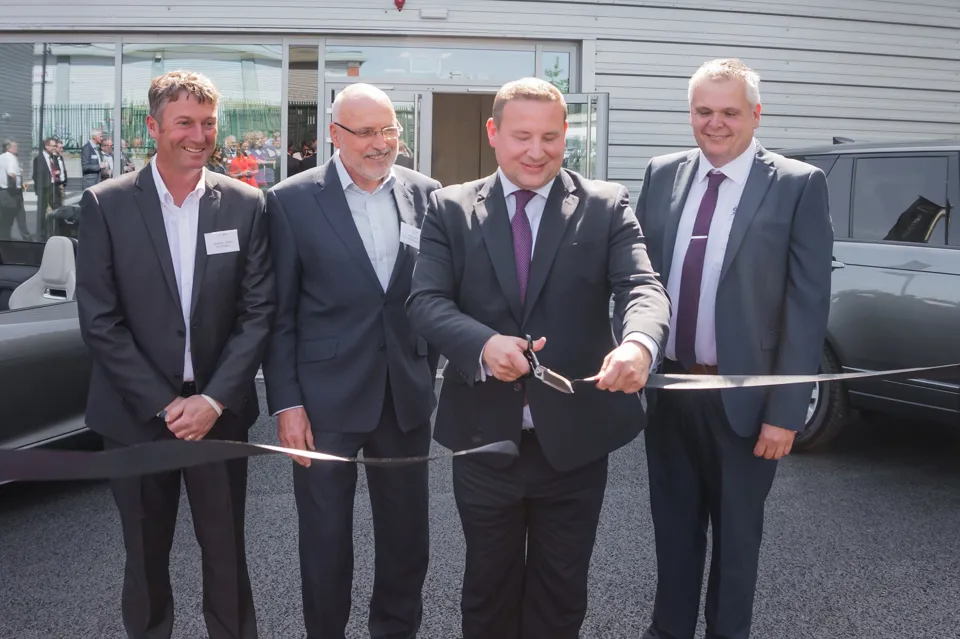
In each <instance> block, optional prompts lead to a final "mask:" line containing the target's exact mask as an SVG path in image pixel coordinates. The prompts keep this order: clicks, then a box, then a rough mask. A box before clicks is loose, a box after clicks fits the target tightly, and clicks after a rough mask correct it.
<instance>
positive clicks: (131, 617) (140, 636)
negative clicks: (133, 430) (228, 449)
mask: <svg viewBox="0 0 960 639" xmlns="http://www.w3.org/2000/svg"><path fill="white" fill-rule="evenodd" d="M185 393H186V394H189V391H185ZM163 437H164V438H174V435H173V434H172V433H171V432H170V431H168V430H167V431H164V436H163ZM206 439H227V440H233V441H247V429H246V428H245V427H242V426H241V425H240V424H239V421H238V420H237V419H236V418H235V417H234V416H232V414H230V413H225V414H224V415H223V416H221V417H220V418H219V419H218V420H217V423H216V424H214V427H213V428H212V429H211V430H210V432H209V433H208V434H207V437H206ZM122 446H123V444H120V443H118V442H115V441H112V440H105V447H106V448H108V449H109V448H118V447H122ZM181 476H182V477H183V481H184V483H185V484H186V487H187V497H188V498H189V500H190V511H191V514H192V515H193V527H194V531H195V533H196V537H197V541H198V542H199V543H200V550H201V553H202V557H203V562H202V564H203V616H204V620H205V621H206V626H207V632H208V633H209V637H210V639H255V638H256V637H257V627H256V618H255V614H254V607H253V593H252V590H251V587H250V578H249V575H248V572H247V561H246V552H245V547H244V510H245V502H246V491H247V460H246V459H237V460H231V461H227V462H220V463H213V464H204V465H202V466H193V467H190V468H184V469H183V470H176V471H172V472H166V473H159V474H155V475H144V476H139V477H129V478H122V479H114V480H111V482H110V483H111V488H112V489H113V494H114V499H115V500H116V502H117V507H118V508H119V510H120V520H121V522H122V524H123V542H124V546H125V547H126V551H127V561H126V570H125V574H124V580H123V601H122V608H123V625H124V627H125V628H126V631H127V636H128V637H130V638H131V639H134V638H136V639H161V638H162V639H167V638H169V637H170V636H171V631H172V630H173V592H172V590H171V587H170V570H169V563H170V549H171V547H172V545H173V535H174V529H175V527H176V522H177V510H178V506H179V503H180V479H181Z"/></svg>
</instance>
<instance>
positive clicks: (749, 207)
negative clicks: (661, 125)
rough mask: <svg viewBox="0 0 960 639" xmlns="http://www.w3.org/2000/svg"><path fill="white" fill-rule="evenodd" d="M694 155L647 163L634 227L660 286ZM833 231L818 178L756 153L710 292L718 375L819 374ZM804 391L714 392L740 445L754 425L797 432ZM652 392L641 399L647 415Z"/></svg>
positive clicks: (799, 387) (800, 387) (797, 387)
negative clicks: (640, 233)
mask: <svg viewBox="0 0 960 639" xmlns="http://www.w3.org/2000/svg"><path fill="white" fill-rule="evenodd" d="M699 157H700V155H699V150H697V149H694V150H692V151H684V152H681V153H674V154H671V155H665V156H661V157H657V158H653V159H652V160H651V161H650V163H649V164H648V165H647V170H646V175H645V176H644V181H643V187H642V188H641V190H640V197H639V201H638V203H637V218H638V219H639V221H640V224H641V225H642V226H643V228H644V230H645V231H646V233H647V238H648V246H649V250H650V259H651V261H652V262H653V266H654V268H655V269H656V270H657V271H658V272H659V273H660V274H661V277H662V280H663V281H664V282H665V283H666V282H668V281H669V278H670V277H673V276H674V275H675V276H676V277H679V276H680V274H679V273H676V274H674V273H671V272H670V266H671V262H672V260H673V250H674V245H675V243H676V236H677V227H678V225H679V223H680V216H681V214H682V213H683V207H684V203H685V201H686V198H687V193H688V192H689V191H690V185H691V184H692V183H693V180H694V178H695V177H696V173H697V165H698V163H699ZM832 252H833V227H832V224H831V221H830V213H829V208H828V199H827V183H826V178H825V176H824V174H823V171H821V170H820V169H818V168H816V167H813V166H811V165H809V164H806V163H803V162H798V161H796V160H791V159H788V158H785V157H783V156H781V155H777V154H776V153H771V152H769V151H767V150H766V149H764V148H763V147H762V146H759V145H758V150H757V156H756V159H755V160H754V163H753V168H752V169H751V171H750V176H749V178H747V183H746V185H745V186H744V189H743V195H742V197H741V199H740V203H739V205H738V207H737V212H736V215H735V216H734V221H733V226H732V227H731V229H730V239H729V241H728V243H727V249H726V252H725V254H724V259H723V266H722V268H721V271H720V282H719V287H718V290H717V304H716V332H717V361H718V368H719V371H720V373H721V374H728V375H747V374H751V375H755V374H760V375H769V374H775V375H792V374H815V373H816V372H817V371H818V367H819V364H820V357H821V352H822V350H821V349H822V348H823V342H824V339H825V337H826V329H827V315H828V312H829V308H830V272H831V269H830V262H831V255H832ZM811 391H812V385H808V384H793V385H787V386H779V387H774V388H773V389H770V388H750V389H731V390H724V391H723V392H722V396H723V405H724V408H725V411H726V415H727V418H728V420H729V421H730V424H731V426H732V427H733V429H734V430H735V431H736V432H737V433H739V434H740V435H742V436H744V437H747V436H751V435H753V434H755V433H757V432H758V431H759V429H760V425H761V423H768V424H772V425H774V426H780V427H781V428H787V429H790V430H794V431H797V430H800V429H801V428H803V424H804V421H805V416H806V409H807V405H808V403H809V400H810V393H811ZM656 395H657V393H656V392H650V393H648V401H649V410H650V411H653V410H654V408H655V405H656Z"/></svg>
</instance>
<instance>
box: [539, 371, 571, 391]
mask: <svg viewBox="0 0 960 639" xmlns="http://www.w3.org/2000/svg"><path fill="white" fill-rule="evenodd" d="M537 378H538V379H539V380H540V381H541V382H543V383H544V384H546V385H547V386H549V387H550V388H553V389H556V390H558V391H560V392H561V393H567V394H573V384H571V383H570V380H569V379H567V378H566V377H564V376H563V375H558V374H557V373H554V372H553V371H552V370H550V369H549V368H545V367H543V366H541V367H540V368H539V370H538V371H537Z"/></svg>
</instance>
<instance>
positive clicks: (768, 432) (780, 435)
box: [753, 424, 797, 459]
mask: <svg viewBox="0 0 960 639" xmlns="http://www.w3.org/2000/svg"><path fill="white" fill-rule="evenodd" d="M796 436H797V434H796V433H795V432H793V431H792V430H787V429H786V428H780V427H779V426H772V425H770V424H763V425H762V426H761V427H760V437H759V439H757V445H756V447H755V448H754V449H753V454H754V455H756V456H757V457H763V458H764V459H780V458H781V457H786V456H787V455H789V454H790V449H791V448H793V439H794V437H796Z"/></svg>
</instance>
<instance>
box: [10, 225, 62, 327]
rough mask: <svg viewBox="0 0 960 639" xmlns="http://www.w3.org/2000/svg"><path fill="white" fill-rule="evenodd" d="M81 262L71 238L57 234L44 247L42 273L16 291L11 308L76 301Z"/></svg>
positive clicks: (11, 301)
mask: <svg viewBox="0 0 960 639" xmlns="http://www.w3.org/2000/svg"><path fill="white" fill-rule="evenodd" d="M76 287H77V259H76V257H75V256H74V252H73V242H72V241H71V240H70V238H67V237H61V236H59V235H55V236H53V237H51V238H50V239H49V240H47V243H46V245H45V246H44V247H43V258H42V259H41V261H40V270H38V271H37V273H36V275H34V276H33V277H31V278H30V279H28V280H27V281H26V282H24V283H23V284H21V285H20V286H18V287H17V288H16V289H14V291H13V293H11V294H10V302H9V308H10V310H11V311H12V310H16V309H20V308H28V307H31V306H42V305H44V304H55V303H57V302H65V301H68V300H72V299H74V292H75V290H76Z"/></svg>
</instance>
